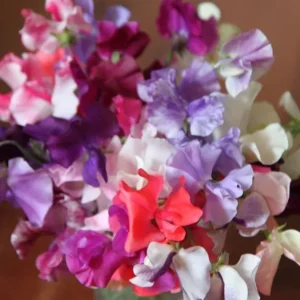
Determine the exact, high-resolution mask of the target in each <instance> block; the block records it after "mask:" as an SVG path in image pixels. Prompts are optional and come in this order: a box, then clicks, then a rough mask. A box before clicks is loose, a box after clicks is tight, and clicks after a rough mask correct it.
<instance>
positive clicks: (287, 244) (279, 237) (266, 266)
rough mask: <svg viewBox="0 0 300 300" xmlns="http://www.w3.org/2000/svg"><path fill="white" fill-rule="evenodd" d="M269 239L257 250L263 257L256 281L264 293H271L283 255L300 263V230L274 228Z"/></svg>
mask: <svg viewBox="0 0 300 300" xmlns="http://www.w3.org/2000/svg"><path fill="white" fill-rule="evenodd" d="M269 240H270V241H263V242H261V243H260V245H259V246H258V248H257V251H256V252H257V253H256V254H257V256H259V257H260V258H261V264H260V266H259V268H258V272H257V275H256V283H257V287H258V290H259V291H260V292H261V293H262V294H264V295H270V294H271V289H272V283H273V280H274V277H275V275H276V272H277V268H278V265H279V262H280V258H281V256H282V255H284V256H285V257H287V258H289V259H290V260H293V261H294V262H295V263H297V264H298V265H300V232H299V231H296V230H293V229H290V230H286V231H282V232H281V231H279V230H273V232H272V233H271V235H270V238H269Z"/></svg>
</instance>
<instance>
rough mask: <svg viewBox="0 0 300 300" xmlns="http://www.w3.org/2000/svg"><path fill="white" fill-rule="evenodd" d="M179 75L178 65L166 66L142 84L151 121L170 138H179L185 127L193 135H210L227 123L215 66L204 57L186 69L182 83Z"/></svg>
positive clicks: (139, 88) (144, 99)
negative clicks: (178, 78)
mask: <svg viewBox="0 0 300 300" xmlns="http://www.w3.org/2000/svg"><path fill="white" fill-rule="evenodd" d="M177 75H178V74H177V71H176V70H175V69H172V68H167V69H162V70H159V71H154V72H152V74H151V79H149V80H147V81H144V82H142V83H139V84H138V93H139V96H140V98H141V99H142V100H143V101H145V102H146V103H147V108H146V112H147V119H148V121H149V122H150V123H151V124H152V125H154V126H155V127H156V128H157V129H158V131H159V132H160V133H162V134H164V135H165V136H166V137H167V138H169V139H173V138H177V137H178V135H179V133H180V132H182V130H184V131H185V132H186V133H188V134H190V135H193V136H202V137H204V136H208V135H210V134H211V133H212V132H213V130H214V129H215V128H216V127H218V126H220V125H222V123H223V116H222V114H223V110H224V108H223V105H222V100H223V99H224V97H225V95H223V94H221V93H219V91H220V85H219V83H218V79H217V75H216V73H215V72H214V69H213V68H212V67H211V65H210V64H208V63H207V62H205V61H203V60H195V61H193V63H192V65H191V66H190V67H189V68H188V69H186V70H184V71H183V73H182V81H181V84H180V85H177V82H176V81H177ZM187 124H188V125H189V130H187V128H186V125H187ZM187 131H188V132H187Z"/></svg>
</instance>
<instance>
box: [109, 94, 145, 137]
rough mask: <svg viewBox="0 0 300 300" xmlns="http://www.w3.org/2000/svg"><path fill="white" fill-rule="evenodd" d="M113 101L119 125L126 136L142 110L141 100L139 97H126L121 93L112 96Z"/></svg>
mask: <svg viewBox="0 0 300 300" xmlns="http://www.w3.org/2000/svg"><path fill="white" fill-rule="evenodd" d="M113 102H114V104H115V108H116V111H117V119H118V122H119V125H120V127H121V128H122V129H123V131H124V133H125V135H126V136H128V135H129V134H130V132H131V128H132V126H134V125H135V124H137V123H138V121H139V118H140V115H141V111H142V102H141V100H139V99H135V98H127V97H123V96H121V95H118V96H117V97H115V98H113Z"/></svg>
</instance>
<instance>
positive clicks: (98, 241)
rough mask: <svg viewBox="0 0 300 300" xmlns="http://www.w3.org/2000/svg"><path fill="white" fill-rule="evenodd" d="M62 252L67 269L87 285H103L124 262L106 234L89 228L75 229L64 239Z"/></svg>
mask: <svg viewBox="0 0 300 300" xmlns="http://www.w3.org/2000/svg"><path fill="white" fill-rule="evenodd" d="M63 253H64V254H65V255H66V262H67V266H68V268H69V271H70V272H71V273H72V274H74V275H75V276H76V278H77V279H78V280H79V281H80V283H82V284H84V285H85V286H88V287H105V286H106V285H107V284H108V282H109V281H110V279H111V277H112V275H113V273H114V272H115V271H116V270H117V269H118V268H119V267H120V265H121V264H122V263H123V262H124V257H123V256H122V255H120V253H118V252H116V251H115V250H114V248H113V244H112V241H111V240H110V239H109V238H108V237H107V236H105V235H103V234H100V233H97V232H94V231H89V230H80V231H77V232H76V233H75V234H74V235H73V236H71V237H70V238H68V239H67V240H65V242H64V244H63Z"/></svg>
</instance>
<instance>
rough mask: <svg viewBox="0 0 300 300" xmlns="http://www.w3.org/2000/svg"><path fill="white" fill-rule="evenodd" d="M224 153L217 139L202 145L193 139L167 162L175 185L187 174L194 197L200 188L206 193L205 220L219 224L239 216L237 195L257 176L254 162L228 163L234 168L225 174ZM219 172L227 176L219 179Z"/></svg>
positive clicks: (220, 225)
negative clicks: (243, 164) (254, 175)
mask: <svg viewBox="0 0 300 300" xmlns="http://www.w3.org/2000/svg"><path fill="white" fill-rule="evenodd" d="M233 153H234V152H233ZM222 155H224V154H223V149H222V148H220V147H218V145H216V143H213V144H205V145H201V143H200V142H199V141H197V140H193V141H191V142H189V143H187V144H186V145H184V146H183V147H181V148H179V149H178V150H177V152H176V153H175V154H174V155H173V157H171V158H170V160H169V162H168V166H167V179H168V182H169V183H170V185H171V186H174V185H175V184H176V182H177V181H178V180H179V178H180V177H181V176H184V177H185V188H186V189H187V191H188V192H189V193H190V194H191V196H192V197H195V196H196V195H197V193H198V192H200V191H203V192H204V193H205V196H206V202H205V206H204V220H205V221H206V222H208V221H211V222H213V223H214V224H215V225H216V226H218V227H222V226H224V225H226V224H227V223H229V222H230V221H231V220H232V219H233V218H234V217H235V215H236V214H237V205H238V202H237V199H238V198H239V197H241V196H242V195H243V192H244V191H246V190H248V189H249V188H250V187H251V185H252V180H253V170H252V168H251V166H250V165H246V166H239V167H237V168H233V169H231V170H230V168H228V167H227V168H225V169H226V170H227V171H229V170H230V171H229V173H228V174H227V173H226V174H222V173H221V172H220V170H219V169H218V165H221V166H222V167H223V169H224V166H223V164H220V163H219V159H220V158H221V157H222ZM238 155H240V153H239V154H238ZM224 163H225V160H224ZM229 163H230V166H234V165H233V164H231V162H229ZM215 174H221V176H225V177H224V179H222V180H221V181H216V180H215Z"/></svg>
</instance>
